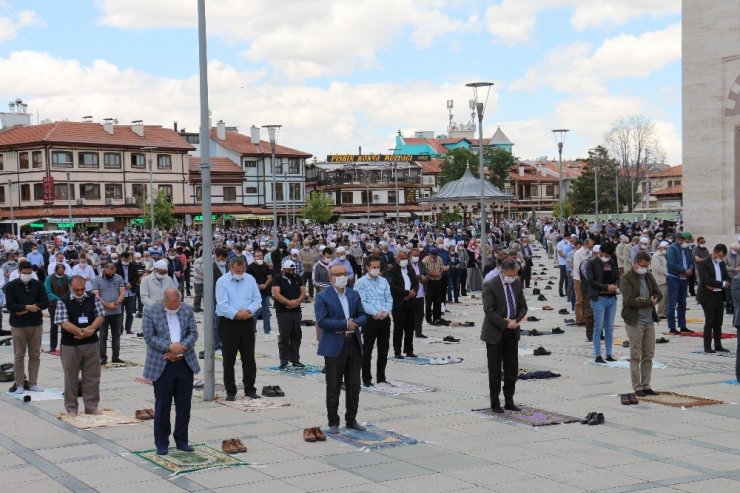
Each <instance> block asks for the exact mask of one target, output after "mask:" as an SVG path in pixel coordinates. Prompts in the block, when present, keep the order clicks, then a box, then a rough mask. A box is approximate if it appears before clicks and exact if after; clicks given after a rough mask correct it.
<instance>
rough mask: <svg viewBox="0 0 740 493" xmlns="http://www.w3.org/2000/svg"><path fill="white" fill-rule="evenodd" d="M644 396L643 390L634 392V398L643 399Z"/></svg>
mask: <svg viewBox="0 0 740 493" xmlns="http://www.w3.org/2000/svg"><path fill="white" fill-rule="evenodd" d="M646 395H647V394H646V393H645V391H644V390H635V396H637V397H645V396H646Z"/></svg>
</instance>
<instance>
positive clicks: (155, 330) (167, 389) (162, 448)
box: [142, 288, 200, 455]
mask: <svg viewBox="0 0 740 493" xmlns="http://www.w3.org/2000/svg"><path fill="white" fill-rule="evenodd" d="M142 329H143V332H144V340H145V341H146V345H147V348H146V361H145V363H144V378H146V379H148V380H151V381H152V384H153V386H154V445H155V446H156V447H157V454H158V455H167V452H168V449H169V444H170V430H171V424H170V411H171V409H172V400H173V399H174V401H175V431H174V433H172V437H173V438H174V439H175V445H176V446H177V449H178V450H182V451H184V452H192V451H193V450H194V449H193V447H192V446H191V445H190V444H189V443H188V425H189V423H190V401H191V400H192V397H193V375H194V374H195V373H198V372H200V366H199V365H198V358H197V357H196V356H195V351H194V350H193V348H194V347H195V342H196V341H197V340H198V329H197V327H196V325H195V317H194V315H193V310H192V309H191V308H190V307H189V306H188V305H185V304H181V302H180V291H179V290H177V289H175V288H169V289H167V290H165V292H164V300H163V301H162V304H156V305H150V306H147V307H146V308H145V309H144V319H143V320H142Z"/></svg>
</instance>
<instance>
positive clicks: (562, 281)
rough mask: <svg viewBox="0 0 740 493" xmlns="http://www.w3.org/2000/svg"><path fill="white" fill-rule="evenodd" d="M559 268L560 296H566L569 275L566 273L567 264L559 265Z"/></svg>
mask: <svg viewBox="0 0 740 493" xmlns="http://www.w3.org/2000/svg"><path fill="white" fill-rule="evenodd" d="M558 268H559V269H560V280H559V281H558V294H559V295H560V296H565V293H566V289H567V287H568V286H567V284H568V281H567V276H566V273H565V266H564V265H559V266H558Z"/></svg>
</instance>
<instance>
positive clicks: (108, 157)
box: [103, 152, 121, 169]
mask: <svg viewBox="0 0 740 493" xmlns="http://www.w3.org/2000/svg"><path fill="white" fill-rule="evenodd" d="M103 167H104V168H105V169H121V154H120V153H118V152H106V153H105V154H103Z"/></svg>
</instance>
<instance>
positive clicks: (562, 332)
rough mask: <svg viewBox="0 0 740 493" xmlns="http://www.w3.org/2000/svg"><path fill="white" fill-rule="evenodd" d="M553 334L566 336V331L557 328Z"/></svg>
mask: <svg viewBox="0 0 740 493" xmlns="http://www.w3.org/2000/svg"><path fill="white" fill-rule="evenodd" d="M552 333H553V334H565V331H564V330H563V329H561V328H560V327H555V328H554V329H552Z"/></svg>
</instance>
